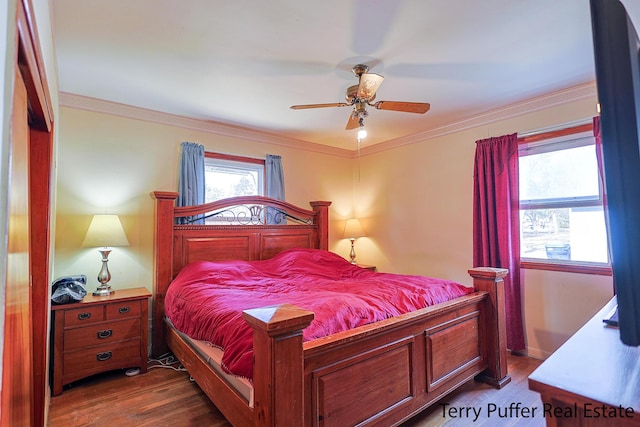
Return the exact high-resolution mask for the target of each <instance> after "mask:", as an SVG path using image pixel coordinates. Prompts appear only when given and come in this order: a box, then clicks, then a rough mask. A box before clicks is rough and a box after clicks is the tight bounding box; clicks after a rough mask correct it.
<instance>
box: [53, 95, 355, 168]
mask: <svg viewBox="0 0 640 427" xmlns="http://www.w3.org/2000/svg"><path fill="white" fill-rule="evenodd" d="M59 102H60V105H61V106H63V107H70V108H76V109H79V110H85V111H91V112H94V113H102V114H110V115H112V116H119V117H126V118H129V119H136V120H142V121H147V122H152V123H159V124H163V125H170V126H176V127H180V128H184V129H190V130H195V131H200V132H207V133H212V134H215V135H221V136H227V137H233V138H238V139H244V140H247V141H254V142H261V143H267V144H273V145H280V146H283V147H288V148H295V149H297V150H305V151H312V152H315V153H321V154H328V155H332V156H338V157H348V158H352V157H353V153H352V151H351V150H346V149H343V148H338V147H330V146H327V145H322V144H315V143H312V142H308V141H302V140H298V139H293V138H286V137H283V136H279V135H274V134H270V133H267V132H263V131H257V130H253V129H248V128H243V127H240V126H233V125H228V124H224V123H219V122H213V121H208V120H199V119H193V118H190V117H185V116H178V115H174V114H169V113H163V112H161V111H156V110H149V109H146V108H140V107H134V106H132V105H126V104H120V103H117V102H111V101H106V100H103V99H97V98H91V97H87V96H82V95H76V94H73V93H67V92H60V94H59Z"/></svg>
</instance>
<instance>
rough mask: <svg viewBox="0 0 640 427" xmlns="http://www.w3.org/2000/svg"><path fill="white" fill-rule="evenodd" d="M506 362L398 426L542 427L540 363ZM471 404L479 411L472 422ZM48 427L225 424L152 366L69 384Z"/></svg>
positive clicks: (183, 378)
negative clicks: (488, 378)
mask: <svg viewBox="0 0 640 427" xmlns="http://www.w3.org/2000/svg"><path fill="white" fill-rule="evenodd" d="M508 360H509V373H510V375H511V377H512V381H511V383H510V384H508V385H507V386H505V387H504V388H503V389H502V390H495V389H493V388H492V387H490V386H488V385H485V384H481V383H476V382H474V381H470V382H469V383H467V384H465V385H464V386H462V387H461V388H460V389H459V390H458V391H456V392H454V393H452V394H450V395H448V396H446V397H444V398H443V399H442V400H441V401H440V402H439V403H437V404H435V405H434V406H432V407H431V408H430V409H427V410H425V411H423V412H422V413H420V414H418V415H416V416H415V417H414V418H413V419H411V420H410V421H408V422H406V423H404V424H403V425H402V427H431V426H470V425H472V426H536V427H537V426H544V425H545V422H544V417H542V413H541V411H542V409H541V406H542V402H541V401H540V397H539V395H538V394H537V393H534V392H532V391H530V390H529V389H528V386H527V377H528V375H529V374H530V373H531V372H533V370H534V369H535V368H536V367H538V365H539V364H540V363H542V362H541V361H540V360H536V359H532V358H529V357H517V356H511V355H510V356H509V359H508ZM517 403H520V405H519V407H520V408H523V407H537V408H538V409H537V410H536V413H535V417H533V418H523V417H522V416H520V417H513V416H512V417H504V418H500V417H499V414H498V410H497V408H500V409H501V410H502V411H504V410H507V411H508V410H509V407H510V405H511V406H515V404H517ZM445 404H449V405H445ZM491 405H495V406H496V411H495V412H493V413H492V414H491V415H490V416H489V414H488V409H489V408H491V407H492V406H491ZM467 407H468V408H472V409H469V412H468V416H458V417H451V416H449V415H445V414H444V413H443V408H446V409H455V410H464V408H467ZM473 408H475V410H476V411H478V410H479V411H480V415H479V417H478V419H477V420H475V421H474V415H473ZM512 415H515V412H512ZM48 426H50V427H58V426H60V427H71V426H97V427H100V426H121V427H124V426H136V427H137V426H154V427H155V426H158V427H161V426H198V427H201V426H202V427H204V426H213V427H223V426H224V427H226V426H229V423H227V421H226V420H225V419H224V417H222V415H221V414H220V412H218V410H217V409H216V407H215V406H213V404H211V402H210V401H209V399H208V398H207V396H206V395H205V394H204V393H203V392H202V391H201V390H200V388H199V387H198V386H197V384H196V383H194V382H193V381H190V380H189V374H188V373H186V372H178V371H174V370H171V369H167V368H152V369H149V372H148V373H146V374H143V375H137V376H133V377H127V376H125V375H124V373H123V371H114V372H110V373H107V374H102V375H97V376H95V377H92V378H89V379H86V380H82V381H78V382H76V383H74V384H72V385H71V387H69V388H67V389H65V391H64V392H63V393H62V394H61V395H60V396H56V397H52V398H51V406H50V408H49V422H48Z"/></svg>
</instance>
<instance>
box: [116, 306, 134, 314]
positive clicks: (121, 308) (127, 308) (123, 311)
mask: <svg viewBox="0 0 640 427" xmlns="http://www.w3.org/2000/svg"><path fill="white" fill-rule="evenodd" d="M129 310H131V309H130V308H129V307H120V308H119V309H118V313H120V314H125V313H128V312H129Z"/></svg>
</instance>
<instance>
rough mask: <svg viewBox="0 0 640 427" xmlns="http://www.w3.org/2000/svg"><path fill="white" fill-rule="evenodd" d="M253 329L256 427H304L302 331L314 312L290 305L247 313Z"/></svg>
mask: <svg viewBox="0 0 640 427" xmlns="http://www.w3.org/2000/svg"><path fill="white" fill-rule="evenodd" d="M242 317H243V318H244V320H245V321H246V322H247V323H248V324H249V325H250V326H251V327H252V328H253V352H254V368H253V378H254V382H253V385H254V399H255V406H254V410H255V421H256V423H255V425H256V426H265V427H266V426H301V425H304V410H303V408H304V406H305V401H304V399H303V397H304V351H303V347H302V330H303V329H304V328H306V327H307V326H309V324H310V323H311V321H312V320H313V312H311V311H308V310H304V309H302V308H300V307H296V306H295V305H291V304H281V305H278V306H273V307H262V308H255V309H251V310H245V311H244V312H243V313H242Z"/></svg>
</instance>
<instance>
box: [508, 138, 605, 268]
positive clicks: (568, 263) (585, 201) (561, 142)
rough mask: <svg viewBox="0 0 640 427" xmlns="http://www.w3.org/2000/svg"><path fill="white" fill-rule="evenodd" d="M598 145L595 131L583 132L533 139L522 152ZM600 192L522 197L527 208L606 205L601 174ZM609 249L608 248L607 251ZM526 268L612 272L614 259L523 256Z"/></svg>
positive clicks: (523, 154) (540, 152) (523, 208)
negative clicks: (543, 197)
mask: <svg viewBox="0 0 640 427" xmlns="http://www.w3.org/2000/svg"><path fill="white" fill-rule="evenodd" d="M588 145H595V137H594V136H593V133H592V132H583V133H579V134H573V135H568V136H562V137H559V138H550V139H543V140H539V141H536V142H531V143H521V144H520V146H519V149H518V156H519V157H521V156H527V155H535V154H542V153H545V152H552V151H560V150H563V149H568V148H577V147H582V146H588ZM597 178H598V195H597V196H595V197H594V196H583V197H579V196H576V197H563V198H549V199H535V200H523V199H520V210H521V211H522V210H527V209H560V208H578V209H579V208H593V207H598V208H603V200H604V198H603V194H604V186H603V183H602V179H601V177H600V174H598V177H597ZM608 252H609V251H608V250H607V253H608ZM521 263H522V267H523V268H531V269H543V270H556V271H568V272H579V273H594V274H603V275H611V261H610V260H608V261H607V262H606V263H601V262H590V261H572V260H559V259H541V258H526V257H522V258H521Z"/></svg>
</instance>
